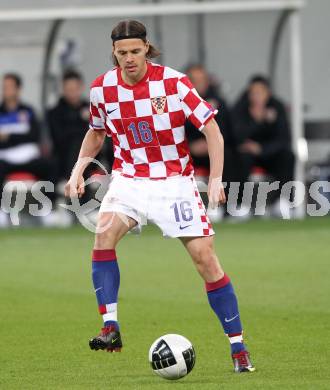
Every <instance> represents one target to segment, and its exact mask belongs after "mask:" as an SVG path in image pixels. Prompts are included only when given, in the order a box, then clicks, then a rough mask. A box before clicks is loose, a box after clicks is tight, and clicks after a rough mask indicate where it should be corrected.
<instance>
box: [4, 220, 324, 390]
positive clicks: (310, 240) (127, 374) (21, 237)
mask: <svg viewBox="0 0 330 390" xmlns="http://www.w3.org/2000/svg"><path fill="white" fill-rule="evenodd" d="M216 231H217V236H216V248H217V253H218V255H219V257H220V259H221V262H222V264H223V266H224V268H225V270H226V271H227V273H228V274H229V275H230V276H231V279H232V281H233V283H234V286H235V289H236V292H237V294H238V297H239V302H240V308H241V317H242V319H243V325H244V329H245V336H246V337H245V340H246V343H247V345H248V347H249V349H250V352H251V355H252V359H253V362H254V363H255V365H256V367H257V371H256V372H255V373H253V374H241V375H235V374H234V373H233V372H232V363H231V360H230V355H229V345H228V341H227V340H226V338H225V337H224V335H223V333H222V330H221V328H220V326H219V324H218V321H217V319H216V317H215V315H214V313H213V312H212V311H211V309H210V308H209V306H208V303H207V299H206V295H205V293H204V287H203V283H202V281H201V280H200V279H199V276H198V275H197V273H196V272H195V270H194V269H193V266H192V264H191V262H190V260H189V258H188V255H187V254H186V253H185V251H184V249H183V247H182V245H181V244H180V242H179V241H177V240H168V239H163V238H162V236H161V233H160V232H159V231H158V229H156V228H155V227H147V228H145V229H144V231H143V234H142V235H141V236H134V235H128V236H127V237H125V238H124V240H123V241H122V242H121V244H120V246H119V248H118V250H117V253H118V258H119V262H120V267H121V278H122V279H121V292H120V301H119V320H120V324H121V329H122V335H123V342H124V349H123V351H122V352H121V353H120V354H119V353H116V354H109V353H105V352H103V351H99V352H94V351H90V350H89V347H88V339H89V338H90V337H91V336H93V335H94V334H95V333H96V332H98V330H99V328H100V326H101V319H100V316H99V315H98V313H97V307H96V301H95V297H94V293H93V288H92V283H91V280H90V267H91V264H90V252H91V248H92V244H93V236H92V234H91V233H89V232H87V231H85V230H83V229H81V228H73V229H70V230H40V229H22V230H15V229H13V230H9V231H2V232H0V259H1V268H0V290H1V291H0V292H1V295H0V305H1V306H0V316H1V318H0V321H1V322H0V388H1V389H5V390H7V389H20V390H21V389H38V390H39V389H93V390H94V389H143V390H144V389H152V390H158V389H159V390H161V389H171V390H173V389H178V390H184V389H205V390H209V389H210V390H211V389H230V390H232V389H244V390H246V389H263V390H268V389H306V390H313V389H329V388H330V370H329V362H330V344H329V339H330V271H329V270H330V219H329V218H320V219H319V218H310V219H307V220H306V221H295V222H293V221H273V222H272V221H257V220H256V221H252V222H249V223H246V224H241V225H229V224H223V225H219V226H217V228H216ZM165 333H179V334H182V335H184V336H186V337H188V338H189V339H190V340H191V341H192V343H193V344H194V346H195V349H196V355H197V360H196V366H195V368H194V370H193V371H192V372H191V373H190V374H189V375H188V376H187V377H186V378H184V379H182V380H180V381H175V382H169V381H166V380H164V379H161V378H159V377H158V376H156V375H155V374H154V373H153V372H152V370H151V368H150V367H149V364H148V358H147V355H148V350H149V347H150V345H151V343H152V342H153V341H154V340H155V339H156V338H157V337H159V336H161V335H162V334H165Z"/></svg>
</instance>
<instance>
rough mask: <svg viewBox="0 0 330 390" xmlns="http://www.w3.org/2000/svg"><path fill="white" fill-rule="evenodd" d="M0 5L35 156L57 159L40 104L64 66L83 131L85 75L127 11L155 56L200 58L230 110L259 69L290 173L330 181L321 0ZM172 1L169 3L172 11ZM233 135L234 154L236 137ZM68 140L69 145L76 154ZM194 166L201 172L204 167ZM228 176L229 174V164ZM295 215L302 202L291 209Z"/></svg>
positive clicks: (7, 58)
mask: <svg viewBox="0 0 330 390" xmlns="http://www.w3.org/2000/svg"><path fill="white" fill-rule="evenodd" d="M203 3H204V4H203ZM185 4H186V5H185ZM191 4H193V5H196V7H197V8H196V9H193V7H191ZM221 4H222V5H221ZM0 5H1V8H0V20H1V23H0V53H1V61H0V75H1V76H4V75H5V74H7V73H14V74H18V75H19V76H20V77H21V78H22V82H23V84H22V87H21V101H22V102H24V103H27V104H28V105H29V106H31V107H32V108H33V109H34V112H35V114H36V117H37V120H38V122H39V132H40V141H38V142H39V143H40V146H41V156H42V157H45V158H47V157H54V158H55V160H56V159H57V160H58V159H59V158H60V157H59V156H60V153H61V151H56V142H58V143H59V144H61V142H62V141H61V140H57V139H56V132H57V130H56V126H55V125H54V126H55V128H54V126H52V118H54V115H55V119H54V120H53V122H54V121H55V122H56V112H55V114H54V113H53V114H54V115H53V116H52V112H50V111H49V110H51V109H54V107H56V105H57V104H58V101H59V99H60V98H61V96H62V97H63V84H62V83H63V75H65V74H66V73H67V72H68V71H74V72H77V73H78V76H77V75H75V74H73V76H72V75H71V76H72V77H71V79H74V80H76V81H78V82H79V81H81V82H82V83H83V86H82V89H81V91H80V92H79V94H81V96H80V97H79V99H80V103H79V104H80V105H79V104H78V103H75V104H78V105H79V115H80V116H81V118H80V119H81V122H80V123H81V133H83V132H84V131H86V129H85V128H84V120H85V121H87V114H86V105H87V104H88V89H89V84H90V83H91V82H92V81H93V79H94V78H95V77H96V76H97V75H99V74H101V73H104V72H105V71H107V70H108V69H109V68H110V67H112V62H111V40H110V33H111V29H112V27H113V26H114V25H115V23H116V22H117V21H119V20H121V19H125V18H127V17H131V18H136V19H138V20H141V21H142V22H143V23H145V24H146V26H147V28H148V33H149V38H150V40H151V42H153V43H154V44H155V45H156V46H157V47H159V48H160V50H161V52H162V55H161V57H160V58H159V60H158V61H159V62H161V63H163V64H166V65H168V66H171V67H173V68H175V69H178V70H182V71H186V70H187V66H189V65H192V64H193V65H196V64H197V65H200V66H201V67H202V70H203V71H204V72H205V74H207V78H208V81H207V83H208V86H210V85H211V86H212V88H213V89H212V91H214V90H216V93H215V95H216V98H217V99H220V100H218V101H220V105H221V103H222V102H224V104H225V106H226V109H228V115H229V116H230V117H231V118H232V119H233V118H234V119H235V113H236V114H237V111H235V108H237V105H238V103H239V102H240V98H242V96H243V95H244V92H247V91H248V90H249V86H250V81H251V77H253V76H261V77H263V78H264V80H266V84H267V85H266V87H268V89H269V92H270V93H271V95H272V96H274V97H276V98H277V99H279V101H280V103H281V104H282V106H283V107H284V108H285V111H286V114H285V115H286V117H287V118H286V119H287V120H288V132H289V133H290V136H289V137H287V139H288V140H289V138H290V140H289V141H288V142H290V143H291V150H292V152H293V154H294V163H292V166H294V168H292V170H294V173H293V174H292V175H291V176H292V178H295V179H297V180H301V181H303V182H305V183H306V184H308V183H311V182H312V181H314V180H329V176H330V173H329V172H330V168H329V166H330V162H329V154H330V127H329V126H330V113H329V99H328V92H329V89H330V67H329V60H330V58H329V57H330V52H329V49H328V45H327V43H326V37H328V36H330V23H329V15H330V3H329V1H327V0H309V1H292V0H287V1H285V0H283V1H276V0H275V1H270V0H269V1H262V0H259V1H258V0H257V1H247V0H245V1H208V2H205V1H195V2H191V1H189V2H187V1H181V2H180V3H177V2H175V1H166V2H162V1H158V0H155V1H133V0H131V1H125V0H123V1H120V2H117V1H111V2H109V1H101V0H96V1H93V6H91V3H90V2H88V1H85V0H70V1H64V0H58V1H52V0H11V1H9V0H1V3H0ZM205 5H206V6H205ZM102 7H103V8H102ZM127 7H128V8H127ZM143 7H147V8H143ZM171 7H178V8H177V11H176V10H175V8H172V9H171ZM221 7H222V8H221ZM91 10H93V12H91ZM112 10H113V12H112ZM143 10H146V12H144V11H143ZM185 10H186V11H185ZM89 13H90V14H89ZM130 13H131V14H132V15H131V14H130ZM146 14H148V16H145V15H146ZM112 15H115V16H114V17H112ZM76 76H77V77H76ZM197 76H198V75H197ZM191 77H192V78H193V76H191ZM68 79H70V75H69V76H68ZM193 81H194V80H193ZM196 82H197V83H198V80H197V81H196ZM2 83H3V80H2ZM73 88H74V87H73ZM209 92H210V91H209V90H208V93H207V94H206V95H207V96H206V97H207V98H209V97H210V100H212V98H214V94H213V95H212V96H209V95H210V94H209ZM69 93H70V92H69ZM77 93H78V92H77ZM200 93H201V92H200ZM201 94H202V95H203V93H201ZM233 113H234V114H233ZM57 114H58V113H57ZM58 115H61V114H58ZM236 117H237V115H236ZM232 122H235V120H234V121H233V120H232ZM86 123H87V122H86ZM76 124H77V123H76ZM220 124H221V123H220ZM222 127H223V128H224V130H225V133H229V136H228V137H227V138H228V139H229V138H230V136H231V133H232V134H234V135H235V136H237V134H235V129H236V128H237V126H236V124H235V123H231V125H230V126H229V130H228V131H227V130H226V125H225V124H224V125H223V126H222ZM0 132H1V129H0ZM54 133H55V136H54ZM238 138H239V137H238ZM78 139H80V138H79V137H78ZM306 140H307V143H306V142H305V141H306ZM189 141H190V142H191V143H192V142H193V141H194V139H192V140H189ZM230 142H231V141H230ZM230 142H228V144H230ZM235 142H236V144H235ZM77 144H78V143H77ZM233 144H235V146H233V150H235V153H236V151H237V150H238V149H237V145H238V144H239V141H238V140H237V137H236V138H235V141H233ZM54 145H55V146H54ZM307 146H308V148H307ZM106 148H107V149H106V150H105V151H104V153H103V155H102V156H101V159H102V158H103V161H104V162H105V165H106V166H107V168H108V169H111V158H109V155H110V153H111V145H109V146H108V147H106ZM77 149H78V147H77V146H76V148H75V151H74V152H70V153H71V154H72V153H73V154H76V153H77ZM109 150H110V152H109ZM62 152H63V151H62ZM66 153H67V154H68V153H69V152H68V151H67V152H66ZM198 153H199V152H198V151H197V154H198ZM228 156H229V154H228ZM74 159H75V158H72V161H71V162H68V164H70V163H73V161H74ZM0 160H1V152H0ZM197 160H198V158H197ZM234 160H235V156H234ZM55 165H56V164H55ZM201 165H202V166H201V168H203V164H202V163H201ZM227 165H228V166H229V165H230V163H228V164H227ZM252 165H253V169H254V172H252V171H251V172H250V173H251V174H252V173H254V174H255V175H256V176H257V179H258V180H260V177H259V176H260V174H261V175H264V174H267V171H270V173H272V169H269V168H268V165H267V164H265V166H261V167H259V168H261V169H255V168H258V165H262V164H258V163H256V164H252ZM249 167H250V166H249ZM204 168H205V167H204ZM206 168H207V164H206ZM250 168H251V167H250ZM63 169H64V168H61V167H60V168H59V167H58V164H57V167H55V170H54V172H55V173H54V175H55V176H56V177H57V179H56V182H59V181H60V180H63V179H66V178H67V177H66V176H67V174H66V175H62V177H59V176H61V175H59V173H58V171H59V170H62V171H63ZM65 169H66V170H68V171H69V168H65ZM251 169H252V168H251ZM290 169H291V168H290ZM56 170H57V171H56ZM19 171H20V172H21V171H22V169H19ZM201 172H202V173H201V176H203V172H204V173H205V171H203V170H202V171H201ZM37 173H38V172H37ZM268 173H269V172H268ZM54 175H53V176H54ZM36 176H39V178H40V176H42V175H40V174H39V173H38V174H37V175H36ZM51 176H52V175H51ZM275 176H276V175H275ZM282 176H283V175H282ZM285 177H287V178H290V174H288V175H286V176H285ZM228 178H229V179H237V177H236V176H235V173H234V174H232V172H230V173H228ZM9 179H10V178H9ZM16 179H17V178H16ZM276 179H279V180H280V181H281V180H282V179H281V178H276ZM7 180H8V178H7ZM237 180H238V181H241V182H242V181H244V180H243V179H242V178H238V179H237ZM230 181H231V180H230ZM304 214H305V211H304V206H302V207H301V210H300V211H297V213H296V216H298V217H302V216H304ZM215 220H216V217H215Z"/></svg>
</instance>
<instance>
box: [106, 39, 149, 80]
mask: <svg viewBox="0 0 330 390" xmlns="http://www.w3.org/2000/svg"><path fill="white" fill-rule="evenodd" d="M148 50H149V43H148V42H147V43H145V42H143V41H142V39H136V38H134V39H122V40H120V41H116V42H115V43H114V46H113V54H114V55H115V56H116V58H117V61H118V63H119V66H120V68H121V70H122V72H123V74H124V76H125V78H127V79H128V80H132V81H139V80H140V79H141V78H142V77H143V76H144V74H145V72H146V70H147V64H146V55H147V52H148Z"/></svg>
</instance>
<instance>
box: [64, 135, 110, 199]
mask: <svg viewBox="0 0 330 390" xmlns="http://www.w3.org/2000/svg"><path fill="white" fill-rule="evenodd" d="M105 135H106V132H105V131H99V130H98V131H95V130H93V129H89V130H88V131H87V133H86V135H85V138H84V140H83V142H82V144H81V148H80V152H79V157H78V160H77V162H76V164H75V166H74V168H73V170H72V173H71V177H70V179H69V181H68V182H67V184H66V185H65V189H64V193H65V196H69V197H77V196H79V197H80V196H82V195H83V194H84V193H85V187H84V177H83V174H84V171H85V169H86V167H87V166H88V165H89V163H90V162H91V161H90V160H91V159H93V158H95V157H96V156H97V155H98V153H99V152H100V150H101V149H102V146H103V143H104V138H105Z"/></svg>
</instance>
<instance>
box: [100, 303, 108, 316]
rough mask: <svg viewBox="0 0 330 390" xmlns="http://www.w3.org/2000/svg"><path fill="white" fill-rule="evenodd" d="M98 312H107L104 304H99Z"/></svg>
mask: <svg viewBox="0 0 330 390" xmlns="http://www.w3.org/2000/svg"><path fill="white" fill-rule="evenodd" d="M99 312H100V314H105V313H106V312H107V307H106V306H105V305H99Z"/></svg>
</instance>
